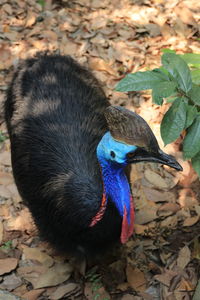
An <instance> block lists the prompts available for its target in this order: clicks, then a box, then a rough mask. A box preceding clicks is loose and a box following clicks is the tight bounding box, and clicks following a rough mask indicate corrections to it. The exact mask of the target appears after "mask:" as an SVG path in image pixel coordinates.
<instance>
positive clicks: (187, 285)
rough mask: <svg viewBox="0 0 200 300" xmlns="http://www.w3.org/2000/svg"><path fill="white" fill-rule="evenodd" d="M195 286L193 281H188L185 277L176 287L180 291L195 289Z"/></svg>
mask: <svg viewBox="0 0 200 300" xmlns="http://www.w3.org/2000/svg"><path fill="white" fill-rule="evenodd" d="M194 288H195V286H193V284H192V283H191V282H188V281H187V280H185V279H184V278H181V281H180V283H179V284H178V286H177V287H176V290H178V291H190V292H191V291H194Z"/></svg>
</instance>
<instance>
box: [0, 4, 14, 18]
mask: <svg viewBox="0 0 200 300" xmlns="http://www.w3.org/2000/svg"><path fill="white" fill-rule="evenodd" d="M2 9H3V10H4V11H5V12H7V14H9V15H12V13H13V12H12V7H11V5H10V4H8V3H6V4H4V5H3V6H2Z"/></svg>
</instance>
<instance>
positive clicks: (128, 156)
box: [126, 152, 135, 158]
mask: <svg viewBox="0 0 200 300" xmlns="http://www.w3.org/2000/svg"><path fill="white" fill-rule="evenodd" d="M134 156H135V152H129V153H127V155H126V157H127V158H132V157H134Z"/></svg>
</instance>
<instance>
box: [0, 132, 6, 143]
mask: <svg viewBox="0 0 200 300" xmlns="http://www.w3.org/2000/svg"><path fill="white" fill-rule="evenodd" d="M5 140H6V136H5V135H3V133H2V132H1V131H0V143H3V142H4V141H5Z"/></svg>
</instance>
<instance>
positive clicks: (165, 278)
mask: <svg viewBox="0 0 200 300" xmlns="http://www.w3.org/2000/svg"><path fill="white" fill-rule="evenodd" d="M175 276H177V273H176V272H174V271H172V270H165V271H164V273H162V274H157V275H155V276H154V279H156V280H157V281H159V282H161V283H163V284H164V285H166V286H168V287H170V285H171V281H172V279H173V278H174V277H175Z"/></svg>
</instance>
